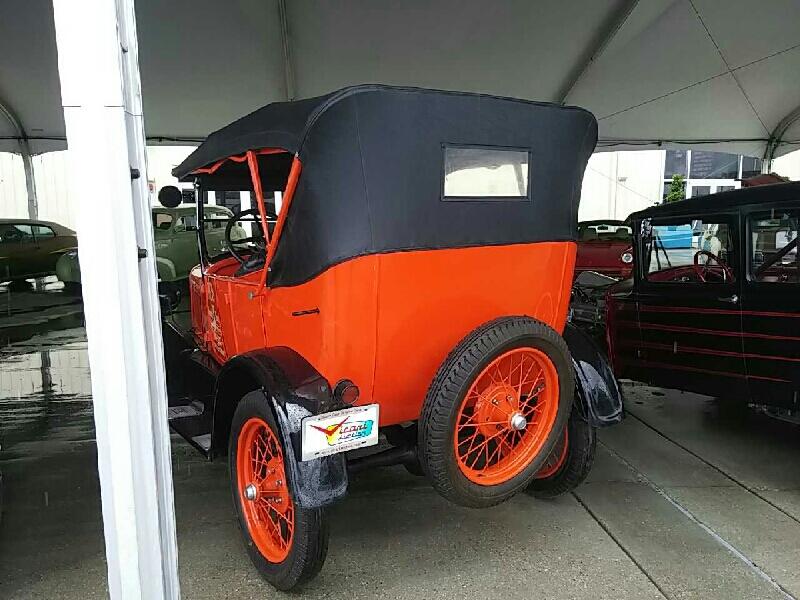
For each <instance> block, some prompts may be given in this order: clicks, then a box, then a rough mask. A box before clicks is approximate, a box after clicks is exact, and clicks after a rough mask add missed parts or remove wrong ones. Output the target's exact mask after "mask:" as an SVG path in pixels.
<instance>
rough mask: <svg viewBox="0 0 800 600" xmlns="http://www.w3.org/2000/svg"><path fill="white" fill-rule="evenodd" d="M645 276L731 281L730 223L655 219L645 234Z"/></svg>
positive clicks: (681, 280) (654, 279)
mask: <svg viewBox="0 0 800 600" xmlns="http://www.w3.org/2000/svg"><path fill="white" fill-rule="evenodd" d="M643 241H644V250H645V252H644V253H643V256H644V257H645V277H646V279H647V280H648V281H652V282H672V283H730V282H732V281H734V269H733V261H734V252H733V243H732V238H731V232H730V226H729V225H728V224H727V223H720V222H719V221H714V220H711V221H703V220H700V219H686V220H685V221H672V222H669V223H664V222H662V223H658V222H657V221H653V222H652V229H651V231H650V233H649V235H648V236H647V237H645V238H643Z"/></svg>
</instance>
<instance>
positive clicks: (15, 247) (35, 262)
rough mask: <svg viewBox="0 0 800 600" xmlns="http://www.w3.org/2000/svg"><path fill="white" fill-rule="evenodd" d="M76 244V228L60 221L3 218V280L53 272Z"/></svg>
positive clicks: (0, 277) (0, 275) (0, 269)
mask: <svg viewBox="0 0 800 600" xmlns="http://www.w3.org/2000/svg"><path fill="white" fill-rule="evenodd" d="M77 245H78V240H77V238H76V237H75V232H74V231H72V230H71V229H67V228H66V227H64V226H63V225H59V224H58V223H52V222H50V221H34V220H30V219H0V282H3V281H24V280H25V279H31V278H33V277H44V276H46V275H52V274H53V273H55V272H56V264H57V263H58V260H59V258H60V257H61V256H62V255H63V254H64V253H65V252H67V251H69V250H72V249H74V248H75V247H76V246H77Z"/></svg>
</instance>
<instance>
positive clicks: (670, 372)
mask: <svg viewBox="0 0 800 600" xmlns="http://www.w3.org/2000/svg"><path fill="white" fill-rule="evenodd" d="M630 219H631V221H632V225H633V230H634V248H635V252H634V254H635V265H634V267H635V268H634V276H633V278H631V279H629V280H627V281H623V282H620V283H618V284H615V285H614V286H612V287H611V288H610V289H609V293H608V296H607V306H606V321H607V338H608V345H609V354H610V356H611V358H612V362H613V364H614V370H615V373H616V375H617V376H618V377H624V378H630V379H636V380H639V381H646V382H649V383H652V384H655V385H660V386H664V387H672V388H680V389H683V390H686V391H694V392H699V393H703V394H708V395H711V396H715V397H718V398H721V399H736V398H738V399H742V400H745V401H747V402H749V403H751V404H752V405H755V406H756V407H758V408H760V409H762V410H764V411H765V412H767V413H769V414H771V415H773V416H777V417H780V418H784V419H787V420H792V421H795V422H800V402H798V391H800V274H799V272H798V262H797V261H798V256H797V230H798V220H799V219H800V183H783V184H776V185H768V186H760V187H754V188H748V189H742V190H734V191H729V192H723V193H719V194H714V195H711V196H704V197H697V198H692V199H690V200H685V201H682V202H676V203H674V204H667V205H662V206H657V207H654V208H649V209H647V210H643V211H641V212H638V213H634V214H633V215H631V217H630Z"/></svg>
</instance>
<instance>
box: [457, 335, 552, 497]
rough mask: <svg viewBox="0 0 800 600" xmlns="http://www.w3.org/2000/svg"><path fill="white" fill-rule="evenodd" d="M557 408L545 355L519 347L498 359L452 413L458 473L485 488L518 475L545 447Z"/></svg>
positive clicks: (548, 364) (474, 382)
mask: <svg viewBox="0 0 800 600" xmlns="http://www.w3.org/2000/svg"><path fill="white" fill-rule="evenodd" d="M558 404H559V381H558V372H557V370H556V367H555V365H554V364H553V363H552V361H551V360H550V358H549V357H548V356H547V354H545V353H544V352H543V351H541V350H538V349H536V348H532V347H520V348H515V349H513V350H508V351H507V352H504V353H503V354H501V355H499V356H498V357H496V358H495V359H494V360H492V361H491V362H490V363H489V364H488V365H487V366H486V367H485V368H484V369H483V370H482V371H481V372H480V373H479V374H478V376H477V377H476V378H475V380H474V381H473V383H472V385H471V386H470V388H469V390H468V391H467V394H466V395H465V396H464V400H463V401H462V403H461V405H460V407H459V409H458V412H457V414H456V421H455V435H454V436H453V444H454V450H455V456H456V461H457V464H458V468H459V470H460V471H461V473H462V474H463V475H464V476H465V477H466V478H467V479H468V480H470V481H471V482H473V483H476V484H478V485H485V486H491V485H498V484H502V483H505V482H507V481H509V480H511V479H512V478H514V477H515V476H517V475H519V474H520V473H521V472H522V471H524V470H525V469H526V467H528V466H529V465H530V464H531V461H533V460H534V459H535V458H536V457H537V456H538V455H539V453H540V452H541V451H542V448H543V447H544V446H545V444H546V443H547V440H548V437H549V435H550V432H551V431H552V429H553V426H554V424H555V422H556V417H557V415H558Z"/></svg>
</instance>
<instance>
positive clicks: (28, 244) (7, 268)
mask: <svg viewBox="0 0 800 600" xmlns="http://www.w3.org/2000/svg"><path fill="white" fill-rule="evenodd" d="M38 260H39V257H38V253H37V251H36V243H35V239H34V237H33V229H32V228H31V226H30V225H29V224H27V223H5V224H2V225H0V280H9V279H20V278H22V279H24V278H26V277H32V276H33V275H35V274H36V273H38V266H39V265H38Z"/></svg>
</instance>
